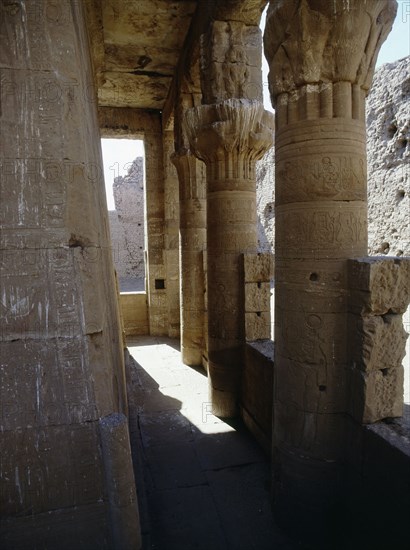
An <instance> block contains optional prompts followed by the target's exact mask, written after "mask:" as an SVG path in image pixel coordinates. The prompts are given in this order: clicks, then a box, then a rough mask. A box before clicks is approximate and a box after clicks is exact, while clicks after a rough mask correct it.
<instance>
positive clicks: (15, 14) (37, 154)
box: [0, 0, 141, 548]
mask: <svg viewBox="0 0 410 550" xmlns="http://www.w3.org/2000/svg"><path fill="white" fill-rule="evenodd" d="M83 9H84V6H83V2H76V1H74V0H65V1H61V2H58V3H53V4H51V3H50V2H47V1H45V0H35V1H34V2H31V1H27V2H24V1H22V2H15V3H10V2H2V3H1V5H0V12H1V13H0V35H1V36H2V37H3V38H2V45H1V52H0V79H1V82H0V104H1V113H0V142H1V146H0V171H1V176H0V227H1V230H0V413H1V414H0V448H1V453H0V471H1V476H0V509H1V525H0V539H1V541H2V543H4V547H6V548H17V547H18V548H23V547H25V548H27V547H29V546H30V547H31V548H46V547H48V548H57V547H58V548H68V544H69V545H70V547H72V548H79V547H88V548H96V547H99V548H120V547H124V546H121V544H122V541H126V543H127V547H131V546H132V547H133V548H139V547H140V542H141V541H140V535H139V520H138V513H137V503H136V497H135V482H134V476H133V472H132V461H131V453H130V447H129V434H128V429H127V422H126V416H125V415H126V414H127V402H126V393H125V373H124V356H123V345H122V338H121V331H120V322H119V313H118V302H117V296H116V288H115V280H114V268H113V262H112V257H111V248H110V240H109V235H108V216H107V205H106V199H105V189H104V180H103V171H102V157H101V146H100V133H99V128H98V122H97V112H96V98H95V97H94V95H93V93H92V87H90V82H89V80H88V79H89V78H90V75H91V74H92V69H91V60H90V54H89V41H88V36H87V30H86V27H85V23H84V19H85V18H84V12H83ZM4 37H6V38H4ZM111 415H114V416H115V415H117V416H120V417H121V418H122V419H123V420H124V422H123V423H122V425H121V426H112V430H111V432H110V437H109V439H110V441H109V445H107V446H102V445H101V438H102V437H103V434H102V429H101V423H104V419H106V418H109V417H111ZM114 463H115V464H117V466H115V468H114V469H115V470H116V474H117V473H118V476H117V477H116V481H118V480H119V478H121V483H117V482H116V483H111V482H110V483H108V482H107V479H108V478H109V477H110V478H112V476H111V473H112V471H113V469H110V466H109V465H110V464H114ZM108 470H109V471H108ZM108 494H109V496H108ZM107 497H108V498H107ZM119 504H121V507H122V510H121V511H122V514H123V518H122V519H121V520H119V521H115V520H114V515H115V514H117V516H118V505H119ZM28 541H30V543H29V542H28ZM67 541H68V542H67ZM2 546H3V544H2Z"/></svg>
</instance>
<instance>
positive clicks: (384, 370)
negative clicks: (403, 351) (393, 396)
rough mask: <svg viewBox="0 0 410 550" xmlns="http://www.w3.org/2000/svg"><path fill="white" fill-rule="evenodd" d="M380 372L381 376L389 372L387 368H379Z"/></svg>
mask: <svg viewBox="0 0 410 550" xmlns="http://www.w3.org/2000/svg"><path fill="white" fill-rule="evenodd" d="M380 372H381V373H382V375H383V376H387V375H388V374H389V369H380Z"/></svg>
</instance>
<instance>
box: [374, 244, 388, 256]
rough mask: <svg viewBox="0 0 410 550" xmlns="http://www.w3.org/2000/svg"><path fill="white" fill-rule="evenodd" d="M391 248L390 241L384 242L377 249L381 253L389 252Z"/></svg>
mask: <svg viewBox="0 0 410 550" xmlns="http://www.w3.org/2000/svg"><path fill="white" fill-rule="evenodd" d="M389 250H390V243H388V242H382V243H381V245H380V246H379V248H378V249H377V252H378V253H379V254H388V253H389Z"/></svg>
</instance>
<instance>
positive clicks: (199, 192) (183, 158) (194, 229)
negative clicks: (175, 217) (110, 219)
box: [172, 149, 206, 366]
mask: <svg viewBox="0 0 410 550" xmlns="http://www.w3.org/2000/svg"><path fill="white" fill-rule="evenodd" d="M172 162H173V163H174V164H175V167H176V169H177V172H178V178H179V204H180V223H179V231H180V249H179V250H180V256H179V257H180V264H181V265H180V285H181V292H180V296H181V355H182V362H183V363H184V364H186V365H191V366H199V365H201V364H202V354H203V349H204V310H205V303H204V300H205V297H204V292H205V287H204V270H203V257H202V254H203V250H204V249H205V247H206V176H205V166H204V164H203V163H202V162H200V161H198V160H197V159H196V157H195V156H194V155H193V154H192V153H191V152H190V151H189V150H187V149H181V150H180V151H178V152H177V153H175V154H174V155H173V156H172Z"/></svg>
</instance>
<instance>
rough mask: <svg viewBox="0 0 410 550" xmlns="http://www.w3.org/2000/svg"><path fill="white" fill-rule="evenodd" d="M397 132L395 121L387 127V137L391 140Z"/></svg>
mask: <svg viewBox="0 0 410 550" xmlns="http://www.w3.org/2000/svg"><path fill="white" fill-rule="evenodd" d="M396 132H397V124H396V123H395V121H394V120H392V121H391V122H390V124H389V125H388V126H387V135H388V137H389V139H392V138H393V137H394V135H395V133H396Z"/></svg>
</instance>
